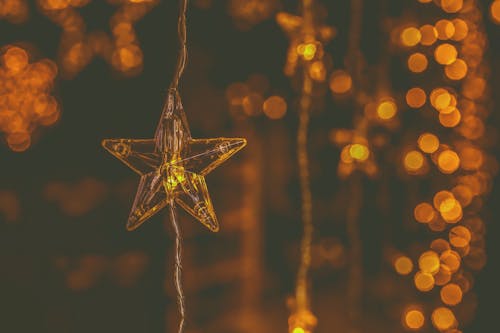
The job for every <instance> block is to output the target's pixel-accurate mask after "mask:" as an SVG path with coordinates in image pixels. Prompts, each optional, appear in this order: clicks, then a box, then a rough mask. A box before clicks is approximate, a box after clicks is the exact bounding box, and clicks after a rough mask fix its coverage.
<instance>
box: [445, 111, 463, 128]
mask: <svg viewBox="0 0 500 333" xmlns="http://www.w3.org/2000/svg"><path fill="white" fill-rule="evenodd" d="M447 111H451V112H440V113H439V123H440V124H441V125H443V126H444V127H455V126H457V125H458V124H459V123H460V120H461V119H462V114H461V113H460V111H458V109H457V108H455V107H451V108H449V109H447Z"/></svg>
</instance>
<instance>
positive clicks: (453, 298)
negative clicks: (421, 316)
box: [440, 283, 463, 306]
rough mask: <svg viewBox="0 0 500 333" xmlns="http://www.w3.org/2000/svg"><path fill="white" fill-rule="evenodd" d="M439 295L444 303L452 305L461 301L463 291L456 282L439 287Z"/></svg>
mask: <svg viewBox="0 0 500 333" xmlns="http://www.w3.org/2000/svg"><path fill="white" fill-rule="evenodd" d="M440 295H441V300H442V301H443V303H444V304H446V305H451V306H454V305H457V304H458V303H460V302H461V301H462V295H463V293H462V289H460V287H459V286H458V285H457V284H455V283H450V284H447V285H446V286H444V287H443V288H442V289H441V292H440Z"/></svg>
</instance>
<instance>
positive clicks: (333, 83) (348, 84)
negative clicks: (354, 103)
mask: <svg viewBox="0 0 500 333" xmlns="http://www.w3.org/2000/svg"><path fill="white" fill-rule="evenodd" d="M351 88H352V78H351V76H350V75H349V73H347V72H345V71H342V70H338V71H335V72H333V73H332V75H331V77H330V89H331V91H332V92H333V93H335V94H345V93H346V92H348V91H350V90H351Z"/></svg>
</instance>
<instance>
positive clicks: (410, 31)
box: [401, 27, 422, 46]
mask: <svg viewBox="0 0 500 333" xmlns="http://www.w3.org/2000/svg"><path fill="white" fill-rule="evenodd" d="M421 38H422V35H421V33H420V30H418V29H417V28H415V27H410V28H406V29H404V30H403V31H402V32H401V42H402V43H403V45H405V46H415V45H417V44H418V43H419V42H420V39H421Z"/></svg>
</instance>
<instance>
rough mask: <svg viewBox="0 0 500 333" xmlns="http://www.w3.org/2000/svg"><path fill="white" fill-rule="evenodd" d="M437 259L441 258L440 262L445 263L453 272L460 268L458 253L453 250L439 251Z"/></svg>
mask: <svg viewBox="0 0 500 333" xmlns="http://www.w3.org/2000/svg"><path fill="white" fill-rule="evenodd" d="M439 259H440V260H441V263H442V264H444V265H446V266H447V267H448V268H449V269H450V272H452V273H455V272H456V271H458V269H459V268H460V261H461V259H460V255H459V254H458V253H457V252H455V251H453V250H447V251H444V252H443V253H441V256H440V257H439Z"/></svg>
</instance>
